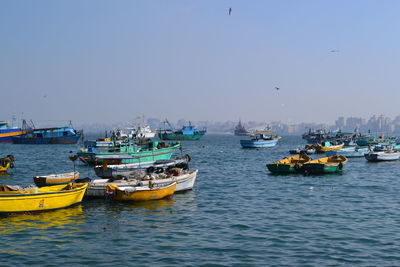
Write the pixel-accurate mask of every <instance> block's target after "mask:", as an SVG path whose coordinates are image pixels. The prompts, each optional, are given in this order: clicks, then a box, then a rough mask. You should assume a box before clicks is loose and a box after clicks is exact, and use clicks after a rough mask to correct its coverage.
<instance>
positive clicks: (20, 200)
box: [0, 183, 88, 214]
mask: <svg viewBox="0 0 400 267" xmlns="http://www.w3.org/2000/svg"><path fill="white" fill-rule="evenodd" d="M87 186H88V184H87V183H77V184H72V183H71V184H68V185H54V186H45V187H40V188H37V187H29V188H26V189H23V188H20V187H19V186H8V185H0V213H6V214H10V213H31V212H41V211H47V210H54V209H60V208H65V207H68V206H71V205H74V204H77V203H79V202H81V201H82V199H83V196H84V194H85V191H86V188H87Z"/></svg>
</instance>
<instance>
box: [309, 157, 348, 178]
mask: <svg viewBox="0 0 400 267" xmlns="http://www.w3.org/2000/svg"><path fill="white" fill-rule="evenodd" d="M346 163H347V158H346V157H345V156H341V155H335V156H331V157H325V158H320V159H315V160H311V161H309V162H307V163H304V164H303V166H302V168H301V169H302V172H304V173H306V174H324V173H335V172H341V171H342V170H343V168H344V165H345V164H346Z"/></svg>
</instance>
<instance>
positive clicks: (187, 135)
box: [158, 120, 207, 141]
mask: <svg viewBox="0 0 400 267" xmlns="http://www.w3.org/2000/svg"><path fill="white" fill-rule="evenodd" d="M165 123H166V124H168V126H169V128H168V129H164V130H159V133H158V138H160V139H161V140H182V141H183V140H199V139H200V138H201V137H203V135H205V134H206V132H207V130H206V128H203V130H199V129H198V128H197V127H195V126H193V125H192V124H191V122H189V125H184V126H183V127H182V128H181V129H179V130H173V129H172V126H171V124H170V123H169V122H168V121H167V120H166V121H165Z"/></svg>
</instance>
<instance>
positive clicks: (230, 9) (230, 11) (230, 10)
mask: <svg viewBox="0 0 400 267" xmlns="http://www.w3.org/2000/svg"><path fill="white" fill-rule="evenodd" d="M228 13H229V16H230V15H231V13H232V8H231V7H230V8H229V11H228Z"/></svg>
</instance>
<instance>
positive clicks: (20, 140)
mask: <svg viewBox="0 0 400 267" xmlns="http://www.w3.org/2000/svg"><path fill="white" fill-rule="evenodd" d="M80 138H81V136H80V135H77V136H60V137H47V138H46V137H44V138H31V137H24V136H20V137H13V138H12V142H13V144H30V145H46V144H76V143H78V141H79V139H80Z"/></svg>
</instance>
